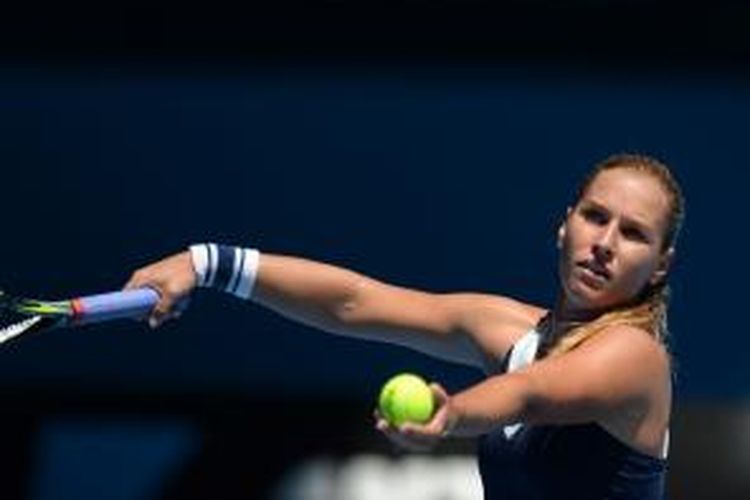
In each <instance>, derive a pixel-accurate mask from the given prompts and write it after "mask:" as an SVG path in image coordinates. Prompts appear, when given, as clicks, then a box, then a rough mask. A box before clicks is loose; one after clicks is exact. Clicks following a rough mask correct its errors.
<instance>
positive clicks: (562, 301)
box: [126, 154, 684, 500]
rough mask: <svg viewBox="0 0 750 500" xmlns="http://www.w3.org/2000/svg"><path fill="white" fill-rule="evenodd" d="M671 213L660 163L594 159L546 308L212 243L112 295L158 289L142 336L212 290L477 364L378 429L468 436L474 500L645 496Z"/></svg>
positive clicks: (661, 457)
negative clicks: (478, 490)
mask: <svg viewBox="0 0 750 500" xmlns="http://www.w3.org/2000/svg"><path fill="white" fill-rule="evenodd" d="M683 218H684V200H683V196H682V193H681V190H680V187H679V185H678V183H677V182H676V180H675V179H674V177H673V176H672V174H671V173H670V171H669V169H668V168H667V166H665V165H664V164H663V163H661V162H660V161H658V160H656V159H654V158H652V157H649V156H644V155H633V154H621V155H615V156H611V157H609V158H606V159H605V160H603V161H602V162H601V163H599V164H598V165H596V166H595V168H594V169H593V170H592V172H591V173H590V174H589V175H588V176H587V178H585V179H584V180H583V182H582V184H581V186H580V188H579V190H578V192H577V193H576V196H575V199H574V203H573V204H572V205H571V206H570V207H569V208H568V210H567V213H566V215H565V217H564V219H563V220H562V221H561V224H560V226H559V230H558V234H557V245H558V248H559V265H558V269H559V271H558V274H559V294H558V298H557V300H556V302H555V304H554V305H553V307H551V308H547V307H544V306H540V305H536V304H530V303H526V302H522V301H519V300H515V299H513V298H510V297H505V296H494V295H487V294H479V293H428V292H423V291H417V290H412V289H406V288H402V287H398V286H393V285H389V284H386V283H382V282H380V281H377V280H375V279H372V278H369V277H366V276H363V275H362V274H359V273H357V272H353V271H350V270H347V269H342V268H339V267H335V266H332V265H328V264H323V263H319V262H314V261H310V260H305V259H301V258H295V257H289V256H280V255H269V254H266V253H263V254H261V253H260V252H259V251H258V250H254V249H243V248H234V247H228V246H222V245H215V244H200V245H193V246H191V247H190V249H189V250H187V251H184V252H182V253H178V254H176V255H173V256H171V257H168V258H166V259H164V260H161V261H159V262H156V263H155V264H152V265H149V266H146V267H144V268H142V269H140V270H138V271H136V272H135V273H134V274H133V276H132V277H131V279H130V281H129V283H128V284H127V285H126V286H127V287H139V286H144V285H149V286H152V287H155V288H156V289H157V290H158V291H159V292H160V293H161V301H160V303H159V304H158V306H157V307H156V309H155V310H154V312H153V314H152V316H151V318H150V322H151V324H152V326H158V325H159V324H161V323H162V322H164V321H165V320H167V319H169V318H171V317H173V316H175V315H176V314H177V313H176V311H177V310H178V309H179V308H178V307H176V305H177V304H179V303H182V302H184V300H186V299H187V298H188V296H189V295H190V293H191V292H192V291H193V290H194V288H195V287H197V286H203V287H213V288H218V289H221V290H224V291H227V292H230V293H233V294H235V295H237V296H239V297H242V298H245V299H250V300H252V301H253V302H256V303H258V304H261V305H263V306H265V307H268V308H270V309H273V310H275V311H277V312H278V313H280V314H282V315H284V316H287V317H289V318H291V319H293V320H296V321H299V322H301V323H304V324H306V325H310V326H313V327H316V328H319V329H322V330H325V331H328V332H332V333H335V334H341V335H346V336H349V337H354V338H361V339H368V340H376V341H383V342H390V343H394V344H399V345H402V346H406V347H410V348H413V349H415V350H417V351H420V352H423V353H427V354H430V355H433V356H435V357H437V358H441V359H444V360H448V361H453V362H458V363H465V364H467V365H471V366H475V367H477V368H480V369H481V370H483V371H484V373H486V378H485V379H483V381H482V382H480V383H478V384H476V385H474V386H472V387H469V388H468V389H466V390H464V391H461V392H458V393H456V394H448V393H446V391H445V390H444V389H443V388H442V387H440V386H439V385H437V384H433V391H434V393H435V397H436V400H437V401H438V404H439V407H438V408H439V409H438V411H437V412H436V413H435V415H434V417H433V418H432V420H431V421H429V422H428V423H426V424H424V425H416V424H404V425H403V426H401V427H399V428H394V427H391V426H389V425H388V424H387V423H386V422H385V421H384V420H382V419H379V418H378V419H377V421H376V426H377V428H378V429H380V430H381V431H382V432H383V433H384V434H385V435H386V436H387V437H388V438H389V439H391V440H393V441H394V442H396V443H398V444H400V445H402V446H404V447H406V448H409V449H414V450H427V449H430V448H432V447H433V446H434V445H435V444H436V443H438V442H439V441H440V440H443V439H446V438H449V437H471V436H478V437H479V448H478V449H479V471H480V476H481V478H482V483H483V486H484V491H485V498H487V499H498V500H499V499H504V500H511V499H513V500H515V499H519V500H520V499H524V500H528V499H556V500H559V499H571V500H572V499H575V500H587V499H591V500H594V499H600V500H603V499H620V500H636V499H637V500H658V499H663V498H664V489H665V474H666V470H667V452H668V446H669V421H670V409H671V400H672V386H671V381H672V377H671V358H670V353H669V350H668V346H667V342H666V341H667V321H666V320H667V299H668V291H669V289H668V285H667V276H668V272H669V269H670V264H671V262H672V261H673V258H674V252H675V242H676V239H677V235H678V233H679V230H680V227H681V225H682V221H683Z"/></svg>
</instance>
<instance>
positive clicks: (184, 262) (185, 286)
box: [124, 251, 197, 328]
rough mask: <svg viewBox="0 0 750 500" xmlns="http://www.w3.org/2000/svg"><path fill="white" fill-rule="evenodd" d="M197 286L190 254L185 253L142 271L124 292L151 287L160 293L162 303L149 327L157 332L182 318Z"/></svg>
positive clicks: (158, 306) (155, 309)
mask: <svg viewBox="0 0 750 500" xmlns="http://www.w3.org/2000/svg"><path fill="white" fill-rule="evenodd" d="M196 283H197V280H196V276H195V270H194V269H193V262H192V259H191V256H190V252H188V251H185V252H181V253H178V254H175V255H171V256H169V257H166V258H164V259H162V260H160V261H157V262H154V263H153V264H149V265H147V266H145V267H142V268H140V269H138V270H137V271H135V272H134V273H133V274H132V275H131V276H130V280H129V281H128V282H127V283H126V284H125V287H124V288H125V289H126V290H127V289H132V288H142V287H151V288H153V289H154V290H156V291H157V292H158V293H159V296H160V298H159V302H158V303H157V304H156V306H154V309H153V310H152V311H151V314H150V315H149V317H148V324H149V326H151V328H156V327H158V326H159V325H161V324H162V323H164V322H165V321H167V320H168V319H172V318H177V317H179V316H180V314H182V312H183V311H184V310H185V309H186V308H187V303H188V299H189V297H190V293H191V292H192V291H193V289H194V288H195V286H196Z"/></svg>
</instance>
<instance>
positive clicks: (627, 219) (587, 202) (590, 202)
mask: <svg viewBox="0 0 750 500" xmlns="http://www.w3.org/2000/svg"><path fill="white" fill-rule="evenodd" d="M583 204H584V205H591V206H593V207H594V208H597V209H599V210H603V211H605V212H611V210H610V209H609V208H607V207H606V206H605V205H604V204H602V203H599V202H598V201H595V200H592V199H584V200H583ZM622 218H623V219H624V220H625V222H627V223H628V224H632V225H634V226H636V227H638V228H639V229H641V230H643V231H646V232H652V231H654V230H653V229H651V228H650V227H649V225H648V224H647V223H645V222H643V221H641V220H638V219H634V218H632V217H627V216H623V217H622Z"/></svg>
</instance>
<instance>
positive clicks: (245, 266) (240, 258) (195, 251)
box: [190, 243, 260, 299]
mask: <svg viewBox="0 0 750 500" xmlns="http://www.w3.org/2000/svg"><path fill="white" fill-rule="evenodd" d="M190 256H191V260H192V262H193V269H194V271H195V277H196V284H197V286H199V287H208V288H216V289H220V290H221V291H223V292H227V293H231V294H232V295H235V296H237V297H240V298H242V299H249V298H250V297H251V295H252V293H253V288H254V287H255V278H256V276H257V274H258V265H259V263H260V252H259V251H258V250H256V249H254V248H240V247H230V246H225V245H217V244H215V243H201V244H197V245H191V246H190Z"/></svg>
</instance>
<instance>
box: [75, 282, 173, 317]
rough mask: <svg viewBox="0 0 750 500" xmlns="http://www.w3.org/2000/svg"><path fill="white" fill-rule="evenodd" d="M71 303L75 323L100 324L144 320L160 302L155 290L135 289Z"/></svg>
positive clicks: (80, 299) (88, 297)
mask: <svg viewBox="0 0 750 500" xmlns="http://www.w3.org/2000/svg"><path fill="white" fill-rule="evenodd" d="M71 302H72V306H73V311H74V315H75V316H74V320H73V321H74V322H75V323H77V324H85V323H98V322H100V321H109V320H113V319H119V318H134V319H137V318H143V317H145V316H147V315H148V314H149V313H150V312H151V310H152V309H153V308H154V306H155V305H156V303H157V302H159V294H158V293H157V292H156V290H154V289H153V288H135V289H133V290H123V291H120V292H110V293H102V294H99V295H89V296H87V297H80V298H77V299H74V300H72V301H71Z"/></svg>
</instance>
